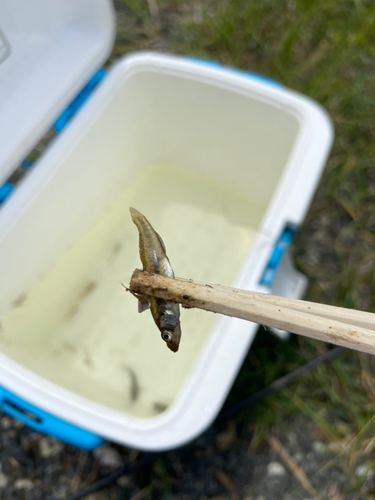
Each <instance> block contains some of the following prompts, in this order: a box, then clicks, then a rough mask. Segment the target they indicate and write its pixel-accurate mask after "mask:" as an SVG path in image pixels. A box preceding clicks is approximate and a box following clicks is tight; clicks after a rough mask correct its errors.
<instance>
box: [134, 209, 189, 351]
mask: <svg viewBox="0 0 375 500" xmlns="http://www.w3.org/2000/svg"><path fill="white" fill-rule="evenodd" d="M130 214H131V216H132V219H133V222H134V224H135V225H136V226H137V228H138V232H139V255H140V257H141V261H142V264H143V270H144V271H147V272H149V273H154V274H160V275H162V276H167V277H168V278H174V272H173V269H172V266H171V264H170V262H169V259H168V257H167V255H166V250H165V245H164V242H163V240H162V239H161V237H160V236H159V235H158V233H157V232H156V231H155V230H154V228H153V227H152V226H151V224H150V223H149V222H148V220H147V219H146V217H145V216H144V215H142V214H141V213H140V212H138V210H136V209H135V208H130ZM138 300H139V301H138V311H139V312H143V311H145V310H146V309H149V308H151V313H152V316H153V318H154V321H155V323H156V325H157V327H158V328H159V330H160V332H161V338H162V339H163V340H164V341H165V342H166V344H167V346H168V347H169V349H170V350H171V351H173V352H177V351H178V346H179V344H180V339H181V327H180V307H179V305H178V304H176V303H175V302H168V301H166V300H162V299H157V298H156V297H144V296H138Z"/></svg>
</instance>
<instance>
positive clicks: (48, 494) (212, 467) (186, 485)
mask: <svg viewBox="0 0 375 500" xmlns="http://www.w3.org/2000/svg"><path fill="white" fill-rule="evenodd" d="M0 425H1V450H0V457H1V472H0V498H1V499H15V500H16V499H17V500H39V499H43V500H44V499H46V500H47V499H48V500H55V499H56V500H65V499H68V498H69V497H70V496H71V495H73V494H76V493H77V492H79V491H82V490H84V489H85V488H87V487H88V486H89V485H91V484H92V483H94V482H95V481H98V480H99V479H102V478H103V477H106V476H108V475H109V474H111V473H113V472H115V471H116V470H118V469H119V468H120V467H122V466H123V465H124V464H132V463H134V462H135V461H136V460H138V459H139V456H140V455H139V454H138V452H136V451H135V450H130V449H127V448H124V447H120V446H117V445H113V444H104V445H103V446H101V447H100V448H98V449H97V450H95V451H94V452H93V453H89V452H86V451H82V450H78V449H76V448H73V447H71V446H68V445H64V444H62V443H61V442H60V441H58V440H55V439H53V438H50V437H46V436H42V435H40V434H38V433H36V432H33V431H31V430H29V429H28V428H26V427H24V426H23V425H22V424H20V423H19V422H17V421H15V420H13V419H10V418H9V417H7V416H2V417H1V418H0ZM245 434H246V433H245ZM241 435H242V436H243V432H242V433H241ZM270 435H272V436H274V437H276V439H277V440H278V441H279V442H280V443H282V446H283V450H284V451H285V450H286V451H287V453H288V455H289V458H288V460H287V461H285V459H282V458H280V454H279V453H276V452H275V451H273V448H272V446H270V444H269V443H270V441H269V442H267V441H264V442H262V443H261V444H260V445H259V446H257V448H256V449H252V448H251V443H250V440H251V435H250V434H249V435H248V436H245V438H244V437H241V438H239V437H238V436H237V433H236V430H235V424H234V422H233V421H231V422H229V423H228V424H226V425H225V426H224V427H222V428H221V429H220V430H218V429H215V428H214V427H211V428H210V429H209V430H208V431H207V432H205V433H204V434H203V435H201V436H200V437H199V438H197V439H196V440H195V441H193V442H192V443H190V444H188V445H186V446H184V447H182V448H180V449H178V450H174V451H170V452H167V453H164V454H162V455H159V456H157V457H155V460H154V461H153V462H152V463H150V464H147V465H146V466H144V467H143V468H141V469H140V470H137V471H135V472H134V473H132V474H130V475H124V476H122V477H121V478H120V479H118V480H117V482H115V483H113V484H112V485H111V486H110V487H108V488H105V489H103V490H102V491H100V492H96V493H92V494H90V495H89V496H87V497H86V498H88V499H91V500H102V499H108V500H115V499H125V498H129V499H134V500H140V499H142V498H149V499H151V498H152V499H158V498H163V499H165V500H172V499H173V500H174V499H175V500H177V499H179V500H193V499H194V500H195V499H199V500H205V499H215V500H225V499H230V500H236V499H237V500H278V499H291V500H292V499H293V500H308V499H309V500H312V499H313V498H319V497H318V496H317V494H315V495H314V491H312V492H311V491H309V489H310V488H315V490H316V491H317V492H318V493H319V495H320V496H321V497H324V498H331V499H335V498H337V499H345V500H354V499H359V498H362V497H361V496H358V491H359V490H358V489H357V490H356V491H353V492H350V491H349V492H348V493H347V494H345V495H344V496H337V492H338V491H343V490H345V489H346V488H347V487H348V484H349V483H348V478H347V475H346V473H345V471H344V470H343V467H342V465H341V463H338V461H337V459H336V452H337V450H336V449H335V448H334V447H332V445H328V446H326V445H325V444H324V443H323V442H322V441H321V440H320V439H319V431H318V429H317V428H316V426H315V425H314V424H312V422H311V421H309V420H308V419H306V417H303V416H298V417H296V418H294V419H291V420H288V421H284V422H282V423H281V424H279V425H278V426H277V428H274V429H273V430H272V432H271V434H270ZM270 439H272V438H270ZM289 461H291V462H292V463H294V464H296V465H297V468H298V469H299V471H300V472H301V471H304V473H305V474H306V476H307V477H308V478H309V480H307V482H305V483H304V480H303V478H302V480H301V478H299V479H298V478H296V475H298V473H296V471H295V472H294V474H293V473H292V472H291V470H290V467H291V464H290V463H289V464H288V463H287V462H289ZM323 467H324V468H323ZM322 468H323V470H322ZM302 474H303V472H302ZM356 475H357V476H358V477H359V481H360V482H361V483H362V487H365V489H366V491H368V490H371V489H373V488H375V483H374V482H373V479H372V475H371V474H370V473H368V469H367V465H366V464H365V463H362V464H360V465H358V466H357V468H356ZM303 484H304V485H305V487H303V486H302V485H303ZM363 498H365V497H363ZM366 498H367V497H366Z"/></svg>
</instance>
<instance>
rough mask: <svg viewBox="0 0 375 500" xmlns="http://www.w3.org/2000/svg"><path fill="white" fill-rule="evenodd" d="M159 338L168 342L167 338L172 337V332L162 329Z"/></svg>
mask: <svg viewBox="0 0 375 500" xmlns="http://www.w3.org/2000/svg"><path fill="white" fill-rule="evenodd" d="M161 338H162V339H163V340H165V341H166V342H168V340H171V338H172V334H171V333H170V332H167V331H164V332H163V333H162V334H161Z"/></svg>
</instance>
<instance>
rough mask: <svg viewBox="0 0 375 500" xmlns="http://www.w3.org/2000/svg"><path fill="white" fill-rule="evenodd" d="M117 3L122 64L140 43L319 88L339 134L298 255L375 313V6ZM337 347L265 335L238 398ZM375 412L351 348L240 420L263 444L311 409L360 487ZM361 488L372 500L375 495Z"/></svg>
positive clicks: (363, 362) (304, 266) (374, 388)
mask: <svg viewBox="0 0 375 500" xmlns="http://www.w3.org/2000/svg"><path fill="white" fill-rule="evenodd" d="M115 6H116V11H117V16H118V29H117V38H116V44H115V47H114V50H113V53H112V56H111V59H110V61H113V60H114V59H116V58H118V57H119V56H121V55H123V54H125V53H128V52H131V51H135V50H158V51H162V52H172V53H177V54H184V55H186V54H188V55H194V56H199V57H205V58H208V59H215V60H217V61H219V62H221V63H223V64H226V65H230V66H235V67H238V68H241V69H244V70H252V71H256V72H258V73H261V74H264V75H266V76H269V77H271V78H274V79H276V80H278V81H280V82H281V83H283V84H284V85H286V86H288V87H290V88H293V89H295V90H297V91H299V92H302V93H304V94H306V95H308V96H311V97H312V98H313V99H315V100H316V101H318V102H319V103H320V104H321V105H322V106H323V107H324V108H325V109H326V110H327V111H328V113H329V114H330V116H331V118H332V120H333V122H334V127H335V134H336V137H335V141H334V145H333V148H332V152H331V155H330V157H329V160H328V163H327V168H326V170H325V172H324V175H323V178H322V180H321V183H320V185H319V188H318V190H317V193H316V196H315V198H314V201H313V203H312V205H311V208H310V210H309V213H308V215H307V218H306V220H305V223H304V224H303V226H302V227H301V229H300V231H299V233H298V235H297V236H296V238H295V242H294V244H293V254H294V257H295V262H296V263H297V266H298V268H299V269H300V270H301V271H302V272H303V273H305V274H306V275H307V276H308V278H309V282H310V286H309V289H308V292H307V297H306V298H307V299H309V300H313V301H318V302H325V303H329V304H335V305H339V306H344V307H351V308H357V309H363V310H367V311H373V310H374V300H375V140H374V139H375V120H374V115H375V63H374V56H375V5H374V3H373V2H371V1H362V0H355V1H349V0H327V1H325V2H321V1H317V0H280V1H275V0H262V1H255V0H254V1H252V0H248V1H245V0H219V1H215V2H214V1H211V0H204V1H202V0H199V1H198V0H197V1H194V2H189V3H187V2H184V1H182V0H159V1H158V7H159V16H158V17H157V18H156V17H155V16H154V18H153V17H152V16H151V15H150V11H149V7H148V3H147V2H146V1H141V2H138V1H136V0H116V2H115ZM326 349H327V346H325V345H324V344H321V343H319V342H313V341H310V340H307V339H302V338H299V339H298V338H296V337H294V338H293V339H292V340H291V341H290V342H288V343H281V342H280V341H279V340H277V339H276V338H274V337H273V336H271V335H270V334H269V333H267V332H263V333H262V334H261V335H258V337H257V339H256V342H255V344H254V345H253V348H252V349H251V351H250V352H249V354H248V356H247V359H246V360H245V363H244V365H243V367H242V369H241V371H240V373H239V376H238V378H237V380H236V383H235V384H234V386H233V389H232V391H231V393H230V395H229V397H228V401H227V404H231V403H233V402H235V401H238V400H240V399H241V398H243V397H246V396H247V395H248V394H249V393H252V392H255V391H256V390H258V389H260V388H261V387H263V386H264V385H266V384H268V383H270V382H271V381H272V380H274V379H275V378H277V377H279V376H281V375H283V374H285V373H287V372H289V371H290V370H292V369H294V368H296V367H297V366H300V365H301V364H303V363H304V362H306V361H309V360H311V359H313V358H314V357H315V356H317V355H319V354H321V353H322V352H324V351H325V350H326ZM374 411H375V362H374V359H373V358H372V357H370V356H367V355H358V354H357V353H355V352H347V353H345V354H343V355H341V356H340V357H339V358H337V359H335V360H334V361H332V362H331V363H329V364H328V365H326V366H323V367H320V368H318V369H316V370H315V371H314V372H312V373H310V374H307V375H305V376H304V377H303V379H300V380H299V381H298V382H295V383H294V384H292V385H291V386H290V387H289V388H288V389H287V390H286V391H280V392H279V393H277V394H275V395H274V396H272V397H269V398H267V399H266V400H264V401H261V402H259V403H258V404H257V405H255V406H254V407H252V408H250V409H248V410H246V411H244V412H242V413H241V414H240V416H239V417H238V419H237V421H238V423H239V422H242V423H243V422H246V423H247V424H248V425H249V428H250V430H251V432H252V433H253V445H254V446H256V445H257V444H259V443H260V442H261V441H262V439H263V437H264V435H265V434H266V433H267V432H269V430H270V429H271V428H272V427H273V426H277V425H278V424H279V423H280V422H282V421H283V420H285V419H288V418H289V417H290V416H291V415H295V414H296V413H298V412H299V413H301V412H302V413H303V414H305V415H306V416H307V417H308V418H309V419H310V420H311V421H313V422H314V423H315V425H316V428H317V432H318V433H319V434H320V437H321V439H322V440H324V441H326V442H332V443H336V445H337V447H338V450H339V451H340V453H339V457H340V462H339V466H340V467H342V468H344V469H345V470H346V472H347V474H348V478H349V479H350V481H349V482H350V488H352V490H353V491H355V490H356V488H357V489H358V488H359V486H358V478H356V477H355V474H354V472H353V470H354V469H353V467H354V466H355V464H356V463H357V460H358V458H359V457H361V456H362V458H363V456H365V458H366V460H367V461H368V463H369V467H370V468H372V469H373V470H375V455H374V451H373V449H372V447H371V445H370V444H371V443H370V441H371V439H372V435H373V433H374V430H375V429H374V421H373V420H372V417H373V415H374ZM357 434H358V437H357V439H354V441H353V442H352V444H351V445H349V447H348V448H347V449H346V450H345V446H346V445H347V444H348V443H350V440H351V439H352V438H353V437H354V436H356V435H357ZM369 440H370V441H369ZM369 443H370V444H369ZM366 446H367V448H366ZM366 450H367V451H366ZM361 454H362V455H361ZM336 466H337V463H336ZM361 494H362V495H364V496H363V498H372V496H371V495H373V492H371V491H370V490H368V491H367V490H364V491H362V493H361ZM361 498H362V497H361Z"/></svg>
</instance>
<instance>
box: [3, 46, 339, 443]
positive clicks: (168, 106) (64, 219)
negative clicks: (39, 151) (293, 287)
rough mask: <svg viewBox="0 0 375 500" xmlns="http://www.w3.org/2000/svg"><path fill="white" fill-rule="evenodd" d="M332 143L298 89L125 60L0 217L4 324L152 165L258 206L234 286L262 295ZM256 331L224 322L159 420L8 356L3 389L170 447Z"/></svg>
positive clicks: (224, 386)
mask: <svg viewBox="0 0 375 500" xmlns="http://www.w3.org/2000/svg"><path fill="white" fill-rule="evenodd" d="M331 141H332V128H331V124H330V121H329V119H328V117H327V115H326V114H325V112H324V111H323V110H322V109H321V108H320V107H319V106H318V105H316V104H315V103H314V102H312V101H310V100H309V99H307V98H305V97H303V96H300V95H298V94H296V93H295V92H292V91H289V90H287V89H277V88H274V87H269V86H267V85H264V84H261V83H259V82H256V81H252V80H251V79H248V78H245V77H243V76H240V75H236V74H235V73H233V72H226V71H221V70H220V69H214V68H212V67H204V66H202V65H197V64H194V63H192V62H188V61H186V60H184V59H183V58H177V57H168V56H162V55H158V54H149V53H144V54H142V53H141V54H137V55H132V56H129V57H125V58H124V59H123V60H121V61H120V62H119V63H118V64H116V65H115V66H114V67H113V68H112V70H111V71H110V73H109V75H108V77H107V78H106V79H105V81H104V82H103V84H102V85H101V86H100V88H99V89H98V91H97V92H96V93H95V95H94V96H93V97H92V99H91V100H90V101H89V102H88V103H87V105H86V106H85V107H84V108H83V109H82V111H81V112H80V113H79V114H78V115H77V116H76V117H75V118H74V120H73V121H72V122H71V124H70V125H69V126H68V127H67V129H66V130H65V131H64V133H63V134H62V135H61V136H60V137H59V139H58V140H57V141H55V143H54V144H53V146H52V147H51V148H50V149H49V151H48V152H47V153H46V154H45V155H44V157H43V158H42V159H41V160H40V161H39V163H38V165H37V166H36V168H35V171H33V173H32V175H30V176H29V177H28V178H27V179H26V180H25V182H23V184H22V185H21V186H20V188H19V189H18V190H17V192H16V193H15V195H14V196H13V197H12V198H11V199H10V200H9V201H8V203H7V204H6V206H4V208H3V209H2V210H1V212H0V275H1V276H2V280H1V282H0V315H3V314H4V313H6V311H7V310H8V309H9V307H11V304H12V302H13V301H14V300H16V299H17V297H19V296H20V294H22V293H23V292H24V291H25V290H27V288H28V287H29V286H30V285H31V284H32V283H33V281H34V280H36V278H37V277H38V276H39V275H40V273H42V272H43V271H44V270H45V269H46V268H47V267H48V265H49V264H50V263H51V262H52V261H53V260H54V259H56V258H57V257H58V256H59V254H61V252H62V251H63V250H64V249H65V248H66V247H67V246H68V245H69V244H70V243H71V242H72V241H74V240H75V239H76V238H77V237H78V236H79V235H80V234H82V232H83V231H84V230H85V229H86V228H87V227H88V226H89V225H90V224H91V223H92V222H93V221H94V220H95V219H96V218H97V217H98V216H99V215H100V214H101V213H102V212H103V211H104V210H105V209H106V208H107V207H108V206H109V205H110V203H111V202H112V201H113V200H114V199H115V198H116V196H118V195H119V194H120V193H121V191H122V190H123V189H124V188H125V187H126V186H127V185H128V184H129V182H131V180H132V179H133V178H134V177H135V176H136V175H137V174H138V173H139V172H142V171H143V169H144V168H146V167H147V166H149V165H150V164H153V163H155V162H170V163H172V164H175V165H178V166H180V167H183V168H185V169H190V170H192V171H196V172H199V173H202V174H205V175H207V176H209V177H211V178H213V179H216V180H218V181H220V182H224V183H226V184H227V185H229V186H233V187H234V188H236V189H239V190H240V191H242V192H244V193H247V194H249V195H251V196H255V197H256V198H257V199H258V200H259V201H260V202H262V203H264V206H265V213H264V217H263V223H262V225H261V227H260V231H259V234H258V236H257V237H256V239H255V241H254V244H253V245H252V247H251V248H249V254H248V258H247V259H246V260H245V262H244V263H243V267H242V271H241V272H240V274H239V275H238V277H237V279H236V280H235V282H234V283H233V285H234V286H238V287H241V288H245V289H249V290H254V291H265V290H264V287H260V286H259V285H258V281H259V278H260V276H261V273H262V271H263V269H264V266H265V264H266V262H267V260H268V257H269V255H270V252H271V249H272V247H273V243H274V240H275V238H276V237H277V236H279V234H280V231H281V230H282V229H283V228H284V225H285V223H286V222H289V223H294V224H299V223H301V221H302V220H303V218H304V215H305V213H306V211H307V209H308V206H309V203H310V200H311V198H312V195H313V193H314V190H315V187H316V184H317V182H318V180H319V177H320V174H321V171H322V169H323V167H324V162H325V159H326V156H327V154H328V151H329V148H330V145H331ZM124 216H128V215H127V214H125V215H124ZM256 329H257V325H255V324H251V323H247V322H244V321H241V320H238V319H232V318H227V317H222V318H220V320H219V321H218V322H217V323H216V326H215V328H214V329H213V330H212V332H211V333H210V335H209V337H208V340H207V341H206V343H205V344H204V347H203V349H202V351H201V353H200V354H199V356H198V358H197V361H196V363H195V365H194V367H193V369H192V370H191V372H190V374H189V376H188V377H187V379H186V381H185V383H184V385H183V386H182V388H181V390H180V392H179V394H178V396H177V398H176V399H175V401H174V402H173V404H172V406H171V407H170V408H169V409H168V410H167V411H166V412H164V413H162V414H161V415H158V416H156V417H154V418H148V419H140V418H135V417H132V416H130V415H128V414H125V413H123V412H119V411H116V410H113V409H111V408H109V407H106V406H104V405H101V404H98V403H95V402H94V401H90V400H88V399H86V398H83V397H81V396H78V395H77V394H74V393H73V392H71V391H68V390H66V389H63V388H61V387H59V386H57V385H55V384H53V383H51V382H50V381H49V380H47V378H42V377H40V376H38V375H36V374H35V373H33V372H32V371H30V370H28V369H27V368H25V367H24V366H21V365H20V364H19V363H16V362H15V361H13V360H11V359H10V358H9V357H7V356H5V355H4V354H3V353H0V384H1V385H4V386H5V387H6V388H7V389H9V390H11V391H13V392H15V393H16V394H17V395H19V396H21V397H24V398H27V399H30V397H31V395H32V402H33V404H35V405H37V406H39V407H41V408H42V409H44V410H46V411H49V412H51V413H53V414H55V415H57V416H59V417H61V418H64V419H65V420H67V421H69V422H72V423H74V424H76V425H80V426H83V427H85V428H87V429H89V430H91V431H93V432H95V433H98V434H100V435H102V436H104V437H105V438H108V439H110V440H113V441H116V442H119V443H123V444H126V445H129V446H133V447H135V448H139V449H144V450H146V449H147V450H163V449H169V448H173V447H177V446H179V445H181V444H183V443H185V442H187V441H189V440H190V439H192V438H193V437H195V436H196V435H198V434H199V433H200V432H202V430H204V428H206V427H207V425H209V423H210V422H211V421H212V420H213V419H214V418H215V416H216V414H217V412H218V411H219V409H220V407H221V405H222V403H223V401H224V399H225V397H226V394H227V392H228V390H229V389H230V386H231V384H232V382H233V379H234V378H235V376H236V374H237V371H238V369H239V367H240V366H241V363H242V360H243V358H244V356H245V354H246V352H247V349H248V347H249V345H250V343H251V341H252V339H253V337H254V335H255V332H256ZM186 334H187V333H186V332H185V335H186ZM178 355H181V356H183V352H180V353H178Z"/></svg>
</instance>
